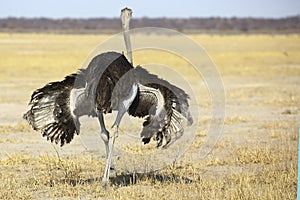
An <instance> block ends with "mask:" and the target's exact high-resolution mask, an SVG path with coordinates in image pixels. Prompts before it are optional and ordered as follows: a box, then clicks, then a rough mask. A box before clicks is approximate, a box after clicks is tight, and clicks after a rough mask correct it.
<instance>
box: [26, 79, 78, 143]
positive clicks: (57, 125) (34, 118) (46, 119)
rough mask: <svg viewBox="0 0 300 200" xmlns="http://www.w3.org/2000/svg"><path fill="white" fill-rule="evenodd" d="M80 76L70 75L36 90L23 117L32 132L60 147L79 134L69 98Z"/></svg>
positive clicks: (76, 118) (76, 119)
mask: <svg viewBox="0 0 300 200" xmlns="http://www.w3.org/2000/svg"><path fill="white" fill-rule="evenodd" d="M80 76H81V74H79V75H78V74H72V75H70V76H67V77H66V78H65V79H64V80H63V81H60V82H52V83H49V84H47V85H46V86H44V87H43V88H40V89H38V90H36V91H35V92H34V93H33V94H32V96H31V100H30V103H29V106H30V109H29V111H28V112H27V113H25V114H24V116H23V117H24V119H26V120H27V121H28V123H29V124H30V125H31V126H32V128H33V129H34V130H41V132H42V135H43V136H44V137H47V139H48V140H51V142H55V143H56V144H58V143H60V145H61V146H63V145H64V144H65V143H69V142H70V141H71V140H72V139H73V137H74V133H77V134H79V126H80V123H79V120H78V117H76V116H75V115H74V114H73V110H72V109H71V107H72V106H71V103H72V99H71V98H70V96H71V91H72V90H73V89H74V83H75V80H76V78H78V77H80Z"/></svg>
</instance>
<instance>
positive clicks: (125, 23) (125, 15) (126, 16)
mask: <svg viewBox="0 0 300 200" xmlns="http://www.w3.org/2000/svg"><path fill="white" fill-rule="evenodd" d="M131 15H132V11H131V10H130V9H128V8H124V9H123V10H122V12H121V19H122V27H123V35H124V40H125V46H126V51H127V56H128V60H129V62H130V63H131V64H132V65H133V60H132V49H131V42H130V35H129V23H130V18H131Z"/></svg>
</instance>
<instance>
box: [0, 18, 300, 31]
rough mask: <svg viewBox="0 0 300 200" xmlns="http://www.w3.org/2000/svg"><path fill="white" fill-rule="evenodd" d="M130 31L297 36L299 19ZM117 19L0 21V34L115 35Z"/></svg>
mask: <svg viewBox="0 0 300 200" xmlns="http://www.w3.org/2000/svg"><path fill="white" fill-rule="evenodd" d="M130 26H131V28H142V27H160V28H168V29H174V30H177V31H180V32H183V33H206V32H209V33H299V32H300V16H293V17H286V18H279V19H272V18H250V17H249V18H237V17H232V18H221V17H210V18H147V17H144V18H134V19H132V21H131V24H130ZM120 31H121V21H120V19H119V18H89V19H74V18H64V19H50V18H15V17H8V18H0V32H56V33H116V32H120Z"/></svg>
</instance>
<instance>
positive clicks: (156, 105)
mask: <svg viewBox="0 0 300 200" xmlns="http://www.w3.org/2000/svg"><path fill="white" fill-rule="evenodd" d="M133 84H138V91H137V95H136V96H135V98H134V101H133V102H132V103H131V105H130V107H129V109H128V113H129V114H130V115H131V116H134V117H145V122H144V123H143V130H142V132H141V137H142V140H143V142H144V143H145V144H146V143H148V142H149V141H150V139H151V138H153V137H154V139H156V140H157V145H158V146H160V145H162V142H163V138H165V140H166V145H167V144H169V143H170V141H171V140H172V139H177V138H178V136H180V135H182V133H183V126H182V120H183V119H184V118H185V119H187V120H188V122H189V123H192V118H191V116H190V113H189V111H188V107H189V104H188V98H189V97H188V95H187V94H186V93H185V92H184V91H183V90H182V89H180V88H178V87H176V86H174V85H172V84H170V83H169V82H167V81H165V80H163V79H160V78H158V77H157V76H156V75H153V74H150V73H149V72H148V71H146V70H145V69H143V68H141V67H136V68H133V67H132V65H131V64H130V63H129V62H128V61H127V59H126V58H125V56H124V55H122V54H119V53H116V52H108V53H103V54H100V55H98V56H96V57H94V58H93V59H92V61H91V62H90V63H89V65H88V67H87V69H84V70H80V71H79V72H78V73H77V74H72V75H70V76H67V77H66V78H65V79H64V80H63V81H61V82H53V83H49V84H47V85H46V86H44V87H43V88H41V89H38V90H36V91H35V92H34V93H33V94H32V96H31V101H30V103H29V105H30V110H29V111H28V112H27V113H26V114H24V118H25V119H26V120H27V121H28V122H29V124H30V125H31V126H32V127H33V129H34V130H41V132H42V135H43V136H45V137H47V139H48V140H51V142H55V143H60V145H61V146H62V145H64V144H65V143H69V142H70V141H71V140H72V139H73V137H74V134H75V133H77V134H79V132H80V129H79V127H80V123H79V120H78V118H79V117H80V116H82V115H89V116H93V117H94V116H97V114H98V113H109V112H111V111H112V110H118V106H119V104H120V102H121V101H122V99H124V97H126V96H127V95H128V94H129V92H130V89H131V87H132V86H133ZM74 91H76V92H77V93H76V95H75V92H74ZM74 95H75V97H74ZM73 98H74V99H73Z"/></svg>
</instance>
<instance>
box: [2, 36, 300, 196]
mask: <svg viewBox="0 0 300 200" xmlns="http://www.w3.org/2000/svg"><path fill="white" fill-rule="evenodd" d="M108 37H109V36H107V35H52V34H4V33H1V34H0V52H1V53H0V60H1V62H0V72H1V73H0V89H1V91H2V92H1V93H0V106H2V108H3V107H5V106H7V105H20V104H21V105H24V106H25V105H26V104H27V103H28V100H29V97H30V94H31V92H32V91H33V90H34V89H36V88H37V87H41V86H43V85H44V84H45V83H47V82H49V81H55V80H60V79H62V78H63V76H65V75H67V74H70V73H72V72H75V71H76V70H77V69H78V68H80V66H81V65H82V63H83V61H84V59H85V58H86V56H87V55H88V53H89V52H90V51H91V50H92V49H93V48H94V47H95V46H96V45H97V44H99V43H100V42H101V41H104V40H105V39H107V38H108ZM145 37H150V38H152V39H153V38H154V39H157V40H159V37H161V36H156V35H149V36H145ZM190 37H191V38H192V39H194V40H195V41H196V42H197V43H199V44H201V45H203V46H204V47H205V48H206V49H207V51H208V52H209V55H210V56H211V57H212V59H213V60H214V62H215V63H216V65H217V68H218V70H219V72H220V74H221V75H222V78H223V81H224V86H225V89H226V95H227V99H226V102H227V103H226V118H225V124H224V133H223V135H222V137H221V139H220V141H219V142H218V143H217V144H216V145H215V148H214V149H213V151H212V152H211V154H209V155H208V156H207V157H206V158H204V159H200V158H199V157H198V153H199V148H200V147H201V146H202V145H203V143H204V142H205V138H206V135H207V130H208V128H209V125H210V121H211V119H210V117H211V110H210V109H211V102H210V95H209V92H208V90H207V88H206V86H205V84H204V82H203V80H201V79H195V76H193V75H194V72H193V71H191V70H190V68H189V66H190V64H189V63H187V62H186V61H185V60H182V59H180V58H179V57H178V56H175V55H170V54H169V53H167V52H157V51H153V50H143V51H138V52H135V53H134V60H135V63H137V64H140V63H141V64H143V63H160V64H164V65H167V66H172V69H173V70H175V71H177V72H178V71H179V72H180V74H181V75H183V76H184V77H185V78H187V79H188V80H189V81H190V83H191V84H193V87H194V89H195V92H197V97H198V98H199V99H200V102H197V103H198V106H199V109H200V114H201V116H200V118H199V119H198V120H199V122H200V123H199V129H198V132H196V134H195V140H194V142H193V144H192V146H191V147H190V148H189V151H188V152H187V153H186V154H185V155H184V156H183V158H182V159H181V160H177V161H176V162H173V164H172V165H170V166H167V167H166V168H164V169H162V170H159V171H156V172H152V173H139V174H135V173H125V171H123V172H122V171H116V172H114V173H113V174H112V177H111V187H110V190H108V191H104V190H102V185H101V178H102V177H101V176H102V173H103V170H104V164H103V163H102V162H101V159H98V158H97V157H94V156H93V155H90V154H88V153H85V154H72V153H70V154H64V155H61V153H60V152H58V154H56V153H55V152H54V153H53V149H51V150H52V151H51V150H50V149H49V148H48V147H47V146H42V145H41V143H40V141H41V140H44V138H41V137H37V136H36V135H38V133H36V132H34V131H32V130H31V129H30V128H29V126H28V125H27V124H25V123H24V122H22V123H19V122H18V121H19V118H17V117H16V118H15V120H14V121H12V120H11V119H10V118H9V117H8V116H5V115H3V114H2V115H1V113H0V117H1V119H3V120H4V121H2V122H1V124H0V146H1V149H0V153H1V154H0V155H1V157H0V180H1V181H0V199H45V198H50V199H295V198H296V190H297V155H298V149H297V147H298V146H297V145H298V144H297V142H298V114H299V112H300V107H299V102H300V90H299V84H300V80H299V76H300V56H299V55H300V36H299V35H250V36H248V35H227V36H220V35H213V36H209V35H190ZM148 39H149V38H148ZM191 53H192V52H191ZM159 75H160V76H162V77H164V78H165V79H168V78H172V77H168V76H164V75H165V74H164V73H161V74H159ZM12 112H19V111H17V110H12ZM16 116H18V117H20V118H21V114H18V115H16ZM15 121H16V123H15ZM91 129H92V128H91ZM93 130H94V129H93ZM124 130H128V127H126V126H125V129H124ZM175 144H176V143H175ZM35 146H36V148H35ZM70 146H71V148H72V145H70ZM154 146H155V144H151V145H148V146H143V145H140V144H134V145H128V144H123V146H122V145H120V146H119V148H121V149H123V150H125V151H126V152H130V153H136V154H142V153H144V152H152V151H153V152H155V151H156V149H154V150H152V149H151V148H152V147H154ZM73 147H74V146H73ZM38 148H44V150H45V152H47V151H49V153H36V151H37V152H40V151H38V150H40V149H38ZM144 162H147V158H145V159H144V160H143V161H141V163H144ZM125 168H126V166H125Z"/></svg>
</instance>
